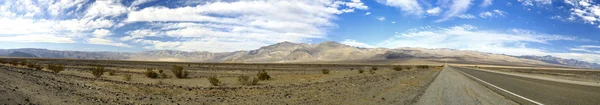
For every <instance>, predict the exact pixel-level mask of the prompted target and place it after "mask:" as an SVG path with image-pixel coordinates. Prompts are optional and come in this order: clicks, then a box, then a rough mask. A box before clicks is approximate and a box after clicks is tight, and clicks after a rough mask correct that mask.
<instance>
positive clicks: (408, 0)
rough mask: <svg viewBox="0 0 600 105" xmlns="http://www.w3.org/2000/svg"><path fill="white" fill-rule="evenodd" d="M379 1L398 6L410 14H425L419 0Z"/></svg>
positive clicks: (379, 0)
mask: <svg viewBox="0 0 600 105" xmlns="http://www.w3.org/2000/svg"><path fill="white" fill-rule="evenodd" d="M377 1H378V2H380V3H382V4H385V5H388V6H392V7H397V8H400V10H402V12H404V13H406V14H409V15H421V14H423V12H424V11H423V8H422V7H421V5H419V1H417V0H377Z"/></svg>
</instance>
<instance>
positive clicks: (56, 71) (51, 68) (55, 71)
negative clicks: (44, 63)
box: [48, 64, 65, 73]
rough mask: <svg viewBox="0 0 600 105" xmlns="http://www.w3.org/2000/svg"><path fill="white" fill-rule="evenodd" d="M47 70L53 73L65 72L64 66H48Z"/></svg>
mask: <svg viewBox="0 0 600 105" xmlns="http://www.w3.org/2000/svg"><path fill="white" fill-rule="evenodd" d="M48 69H50V70H51V71H52V72H54V73H59V72H61V71H63V70H65V66H64V65H62V64H48Z"/></svg>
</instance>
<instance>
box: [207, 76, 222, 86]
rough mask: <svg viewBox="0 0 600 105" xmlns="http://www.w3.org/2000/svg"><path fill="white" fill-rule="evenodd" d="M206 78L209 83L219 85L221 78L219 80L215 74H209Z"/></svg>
mask: <svg viewBox="0 0 600 105" xmlns="http://www.w3.org/2000/svg"><path fill="white" fill-rule="evenodd" d="M206 79H208V82H210V84H212V85H213V86H219V85H221V80H219V78H217V76H210V77H208V78H206Z"/></svg>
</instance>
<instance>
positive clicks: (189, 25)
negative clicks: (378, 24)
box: [121, 0, 370, 51]
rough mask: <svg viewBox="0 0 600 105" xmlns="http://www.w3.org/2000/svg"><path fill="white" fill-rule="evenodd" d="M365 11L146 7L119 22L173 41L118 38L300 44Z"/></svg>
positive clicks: (246, 4)
mask: <svg viewBox="0 0 600 105" xmlns="http://www.w3.org/2000/svg"><path fill="white" fill-rule="evenodd" d="M367 9H368V7H367V6H366V5H364V4H363V3H362V2H360V0H352V1H328V0H323V1H302V0H300V1H232V2H207V3H203V4H200V5H196V6H188V7H177V8H167V7H160V6H155V7H147V8H143V9H140V10H137V11H131V12H130V13H128V18H126V19H124V21H126V22H128V23H134V22H150V23H153V24H154V26H155V27H162V28H161V29H159V30H152V31H157V32H156V33H161V34H158V35H156V36H157V37H166V38H174V40H172V41H168V42H165V41H158V40H155V41H148V40H143V39H142V40H138V39H139V38H140V37H144V36H135V35H129V36H125V37H122V38H121V40H123V41H128V40H132V42H136V43H145V44H148V45H149V47H148V48H152V49H174V50H185V51H196V50H202V51H237V50H251V49H256V48H259V47H261V46H264V45H268V44H273V43H278V42H282V41H290V42H304V41H306V40H307V39H309V38H324V37H325V35H326V34H325V33H326V31H327V30H328V29H329V28H333V27H336V25H335V23H333V22H332V20H333V19H336V18H337V17H336V15H338V14H343V13H347V12H354V11H355V10H367ZM367 14H370V13H369V12H368V13H367ZM164 21H168V23H163V22H164ZM173 22H179V23H173ZM150 42H151V43H150ZM163 43H170V44H167V45H170V47H169V48H167V47H163V46H162V45H165V44H163ZM159 44H161V45H159ZM209 45H223V46H221V47H209ZM224 45H231V46H224ZM198 46H203V47H198Z"/></svg>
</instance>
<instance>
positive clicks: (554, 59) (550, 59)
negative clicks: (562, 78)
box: [518, 55, 600, 68]
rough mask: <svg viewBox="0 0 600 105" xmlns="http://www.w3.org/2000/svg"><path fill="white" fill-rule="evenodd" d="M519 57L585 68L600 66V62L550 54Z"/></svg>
mask: <svg viewBox="0 0 600 105" xmlns="http://www.w3.org/2000/svg"><path fill="white" fill-rule="evenodd" d="M518 57H520V58H526V59H533V60H539V61H543V62H547V63H551V64H560V65H567V66H574V67H583V68H600V64H598V63H590V62H585V61H580V60H575V59H563V58H559V57H554V56H550V55H546V56H534V55H527V56H518Z"/></svg>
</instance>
